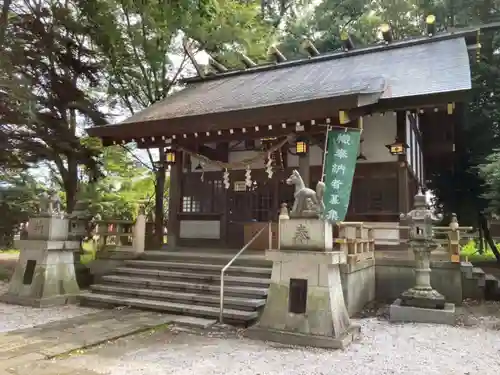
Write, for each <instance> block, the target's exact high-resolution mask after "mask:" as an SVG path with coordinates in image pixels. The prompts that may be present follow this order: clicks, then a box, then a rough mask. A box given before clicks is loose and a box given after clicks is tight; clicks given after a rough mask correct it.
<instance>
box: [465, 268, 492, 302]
mask: <svg viewBox="0 0 500 375" xmlns="http://www.w3.org/2000/svg"><path fill="white" fill-rule="evenodd" d="M461 270H462V285H463V288H464V292H463V293H464V298H473V299H478V300H481V299H485V300H490V301H491V300H494V301H499V300H500V281H499V280H498V279H497V278H496V277H495V276H493V275H491V274H487V273H485V272H484V271H483V269H482V268H481V267H475V266H473V264H472V263H470V262H462V263H461Z"/></svg>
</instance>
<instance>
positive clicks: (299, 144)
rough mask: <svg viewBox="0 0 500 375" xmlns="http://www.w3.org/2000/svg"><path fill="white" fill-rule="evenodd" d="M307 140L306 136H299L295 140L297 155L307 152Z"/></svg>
mask: <svg viewBox="0 0 500 375" xmlns="http://www.w3.org/2000/svg"><path fill="white" fill-rule="evenodd" d="M307 148H308V144H307V140H306V139H305V138H298V139H297V141H296V142H295V152H296V153H297V155H300V156H303V155H306V154H307V151H308V150H307Z"/></svg>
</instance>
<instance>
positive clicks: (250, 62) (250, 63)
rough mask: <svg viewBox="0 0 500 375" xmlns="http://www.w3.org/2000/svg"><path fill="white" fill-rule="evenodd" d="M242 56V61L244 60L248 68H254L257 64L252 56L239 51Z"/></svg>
mask: <svg viewBox="0 0 500 375" xmlns="http://www.w3.org/2000/svg"><path fill="white" fill-rule="evenodd" d="M239 55H240V57H241V61H242V62H243V64H244V65H245V66H246V67H247V68H252V67H254V66H257V64H256V63H255V61H253V60H252V59H251V58H250V57H248V56H247V55H245V54H244V53H239Z"/></svg>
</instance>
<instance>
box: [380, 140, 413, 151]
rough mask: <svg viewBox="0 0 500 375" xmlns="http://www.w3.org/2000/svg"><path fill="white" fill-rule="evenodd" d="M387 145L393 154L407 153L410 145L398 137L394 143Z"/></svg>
mask: <svg viewBox="0 0 500 375" xmlns="http://www.w3.org/2000/svg"><path fill="white" fill-rule="evenodd" d="M385 147H387V148H388V149H389V152H390V153H391V155H406V150H407V149H408V148H409V147H410V146H408V145H407V144H406V143H405V142H401V141H399V140H398V139H397V138H396V140H395V141H394V142H393V143H391V144H388V145H385Z"/></svg>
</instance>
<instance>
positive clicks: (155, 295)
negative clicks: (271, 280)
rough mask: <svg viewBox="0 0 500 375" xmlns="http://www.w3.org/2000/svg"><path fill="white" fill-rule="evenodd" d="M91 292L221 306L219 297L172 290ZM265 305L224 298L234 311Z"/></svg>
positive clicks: (109, 287)
mask: <svg viewBox="0 0 500 375" xmlns="http://www.w3.org/2000/svg"><path fill="white" fill-rule="evenodd" d="M91 290H92V291H95V292H97V293H100V294H107V295H115V296H118V295H123V296H129V297H140V298H146V299H155V300H160V301H168V302H179V303H188V304H198V305H207V306H212V307H218V306H219V304H220V302H219V301H220V296H219V295H210V294H206V293H182V292H176V291H170V290H157V289H141V288H131V287H122V286H115V285H99V284H97V285H92V286H91ZM265 304H266V299H265V298H241V297H231V296H224V306H225V307H227V308H232V309H238V310H240V309H241V310H248V311H254V310H256V309H258V308H260V307H262V306H264V305H265Z"/></svg>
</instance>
